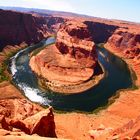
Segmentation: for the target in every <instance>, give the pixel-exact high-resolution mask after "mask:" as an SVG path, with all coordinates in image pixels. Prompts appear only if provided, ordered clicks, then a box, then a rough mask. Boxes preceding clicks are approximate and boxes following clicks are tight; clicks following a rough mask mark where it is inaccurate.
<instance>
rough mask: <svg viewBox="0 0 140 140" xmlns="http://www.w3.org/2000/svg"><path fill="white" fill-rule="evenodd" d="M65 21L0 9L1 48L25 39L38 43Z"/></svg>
mask: <svg viewBox="0 0 140 140" xmlns="http://www.w3.org/2000/svg"><path fill="white" fill-rule="evenodd" d="M63 21H64V20H63V19H62V18H59V17H52V16H48V17H43V16H39V15H37V14H30V13H20V12H15V11H5V10H0V31H1V32H0V46H1V48H0V50H2V48H3V47H4V46H5V45H15V44H19V43H21V42H23V41H25V42H26V43H28V44H31V43H37V42H39V41H41V40H42V39H44V38H46V37H47V36H48V35H49V34H50V33H52V32H54V31H53V30H54V29H55V28H56V27H55V25H57V24H58V23H62V22H63Z"/></svg>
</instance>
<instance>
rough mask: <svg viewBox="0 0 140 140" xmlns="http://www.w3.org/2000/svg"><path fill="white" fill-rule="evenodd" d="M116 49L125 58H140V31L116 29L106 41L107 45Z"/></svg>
mask: <svg viewBox="0 0 140 140" xmlns="http://www.w3.org/2000/svg"><path fill="white" fill-rule="evenodd" d="M106 45H108V46H110V47H112V48H116V49H118V50H120V51H122V53H123V54H124V57H125V58H129V59H134V58H135V59H139V58H140V30H138V29H133V28H132V29H124V28H119V29H117V30H116V31H115V32H114V34H113V35H112V36H111V37H110V38H109V39H108V41H107V44H106Z"/></svg>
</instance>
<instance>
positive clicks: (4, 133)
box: [0, 10, 140, 140]
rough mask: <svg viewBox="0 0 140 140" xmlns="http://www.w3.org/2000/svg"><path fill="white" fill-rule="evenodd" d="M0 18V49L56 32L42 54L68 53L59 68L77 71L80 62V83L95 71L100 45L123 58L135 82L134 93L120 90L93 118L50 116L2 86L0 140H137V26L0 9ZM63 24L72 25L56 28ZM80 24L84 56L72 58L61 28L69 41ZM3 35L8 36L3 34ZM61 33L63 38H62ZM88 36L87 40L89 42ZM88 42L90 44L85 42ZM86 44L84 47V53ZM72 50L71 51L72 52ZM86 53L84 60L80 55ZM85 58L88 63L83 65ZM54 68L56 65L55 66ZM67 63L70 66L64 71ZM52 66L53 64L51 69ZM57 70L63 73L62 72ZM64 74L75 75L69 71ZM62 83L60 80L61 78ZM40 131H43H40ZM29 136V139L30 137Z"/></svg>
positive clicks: (139, 44) (139, 81)
mask: <svg viewBox="0 0 140 140" xmlns="http://www.w3.org/2000/svg"><path fill="white" fill-rule="evenodd" d="M0 13H1V14H0V18H2V19H3V20H0V27H1V30H2V32H1V33H0V43H1V45H2V48H1V50H2V49H3V47H4V46H5V45H8V44H9V45H16V44H19V43H21V42H23V41H25V42H26V43H27V44H31V43H37V42H39V41H41V40H42V39H44V38H47V37H48V36H49V35H51V34H52V33H56V32H57V30H58V28H59V27H60V31H58V32H57V33H58V40H56V46H54V45H52V46H51V47H52V48H51V49H50V48H49V47H48V48H46V49H47V51H50V52H52V51H57V52H56V54H57V55H58V56H59V57H61V56H63V57H64V54H65V53H66V54H67V53H68V56H67V55H66V58H65V59H66V60H69V59H70V61H66V62H68V63H64V64H63V63H62V62H63V61H62V62H61V61H59V62H58V63H60V64H59V66H61V65H68V67H74V66H75V65H76V66H77V62H81V63H80V64H79V66H78V72H79V71H80V72H81V70H79V68H80V67H82V66H83V65H84V66H86V69H88V70H87V71H88V72H87V71H86V72H87V73H86V75H84V78H85V79H84V78H83V77H82V78H81V77H80V81H81V80H83V79H84V80H86V79H88V78H90V77H91V75H93V74H94V70H93V69H91V67H93V68H94V67H95V65H96V63H97V60H96V59H97V58H96V53H95V50H94V49H95V48H96V47H95V46H94V43H93V42H95V43H105V45H104V46H105V48H106V49H108V50H109V51H111V52H112V53H113V54H115V55H118V56H119V57H121V58H122V59H124V60H125V61H126V62H127V64H128V65H129V67H130V68H132V69H133V71H134V72H135V74H136V77H137V78H136V79H135V81H134V82H135V85H136V87H137V88H136V89H135V90H132V89H127V90H122V91H120V92H119V95H120V96H119V98H117V99H116V101H115V102H114V103H113V104H111V105H110V106H109V107H108V108H107V109H104V110H101V111H99V112H98V113H97V114H83V113H66V114H63V113H62V114H59V113H53V111H52V108H48V109H43V108H42V107H40V106H39V105H36V104H34V103H32V102H30V101H28V100H27V99H25V97H24V96H22V94H21V92H20V91H19V90H18V89H16V88H15V87H14V86H13V85H12V84H11V83H10V82H5V81H4V82H2V83H1V84H0V95H1V96H0V118H1V119H0V122H1V123H0V124H1V125H0V135H1V136H0V139H2V140H5V139H18V138H21V139H23V140H26V139H27V140H30V139H38V140H41V139H42V138H43V137H40V136H44V137H54V139H57V138H58V139H61V138H62V139H74V140H92V139H96V140H105V139H110V140H112V139H128V140H129V139H140V132H139V129H140V127H139V122H140V117H139V116H140V113H139V112H140V103H139V100H140V89H139V87H140V25H139V24H135V23H129V22H123V21H115V20H105V19H100V18H89V17H87V18H85V17H80V16H79V17H77V20H74V17H73V16H69V17H68V16H66V15H65V16H58V17H57V15H55V17H53V15H47V16H46V15H45V16H43V15H41V14H40V15H39V13H37V14H36V13H34V14H31V13H28V14H27V13H21V12H12V11H4V10H1V11H0ZM3 15H4V18H3ZM6 17H7V18H6ZM10 17H13V18H10ZM13 19H14V20H13ZM68 19H70V21H68ZM5 20H7V21H5ZM66 21H68V22H66ZM63 22H64V24H67V23H68V24H69V23H70V22H73V24H74V27H72V28H70V29H69V28H68V27H69V26H67V25H64V24H62V25H60V23H63ZM10 23H11V24H10ZM23 23H24V24H23ZM73 24H72V25H73ZM75 24H76V25H75ZM81 24H82V25H81ZM59 25H60V26H59ZM72 25H71V26H72ZM85 25H86V27H87V28H88V31H90V33H88V32H87V30H86V29H87V28H84V33H80V35H82V34H83V35H84V38H86V41H85V42H84V51H81V50H80V51H79V50H78V51H77V53H76V52H74V54H75V55H73V50H71V48H67V46H66V45H65V44H64V40H63V38H64V37H65V36H64V35H63V34H62V33H63V32H65V29H64V28H65V27H67V28H66V30H69V33H70V35H71V36H72V35H74V36H75V34H76V35H79V34H77V32H78V31H79V30H77V28H78V26H85ZM11 26H12V27H13V28H12V27H11ZM50 29H51V30H50ZM75 29H76V30H75ZM80 31H81V30H80ZM82 31H83V30H82ZM8 32H9V34H7V33H8ZM64 34H65V35H67V33H64ZM89 34H90V35H91V36H90V37H89ZM82 37H83V36H78V38H82ZM69 38H70V36H69V35H68V37H66V38H65V39H66V40H67V42H66V44H67V45H68V46H71V41H69V40H68V39H69ZM78 41H79V40H78ZM91 41H93V42H92V43H91ZM87 42H88V43H87ZM74 43H75V42H74ZM86 43H87V46H89V48H85V47H86V46H85V44H86ZM77 44H78V43H76V45H77ZM88 44H90V45H88ZM80 47H81V46H80ZM64 48H65V49H64ZM81 48H82V47H81ZM9 49H10V48H8V47H7V50H9ZM12 49H13V47H12ZM74 49H77V47H75V48H74ZM78 49H79V48H78ZM88 49H89V50H90V51H89V50H88ZM92 49H93V55H90V53H89V52H91V50H92ZM58 50H59V51H58ZM87 50H88V53H87V54H88V55H86V53H85V51H87ZM3 51H4V50H3ZM5 51H6V48H5ZM81 52H83V53H81ZM45 53H46V51H45ZM79 53H80V54H79ZM48 54H49V53H48ZM91 54H92V53H91ZM41 55H42V54H41ZM79 55H80V57H79ZM71 56H75V58H74V59H75V60H76V62H74V63H69V62H71V60H72V59H73V58H71ZM51 58H52V56H51ZM85 58H88V60H89V61H88V63H87V62H86V61H87V59H85ZM40 59H41V56H40ZM65 59H64V60H65ZM43 60H44V58H43ZM59 60H60V59H59ZM1 61H2V60H1ZM47 61H48V60H47ZM64 62H65V61H64ZM58 63H57V66H58ZM54 64H56V62H55V63H54ZM69 64H71V65H70V66H69ZM85 64H86V65H85ZM52 65H53V63H52V64H51V66H52ZM53 70H54V71H55V70H56V68H53ZM59 70H60V71H62V72H64V71H63V70H62V69H59ZM50 71H52V69H51V70H50ZM70 72H71V73H72V74H73V73H74V75H75V71H70ZM77 77H78V75H77ZM62 78H63V79H62V81H63V80H64V79H65V77H62ZM72 80H76V82H77V81H78V82H79V79H78V80H77V78H76V79H73V78H72ZM69 82H70V81H68V83H69ZM33 120H34V121H33ZM42 124H43V128H42ZM40 127H41V129H43V130H42V131H41V132H40ZM29 135H31V137H30V136H29ZM44 139H46V140H47V139H49V138H44Z"/></svg>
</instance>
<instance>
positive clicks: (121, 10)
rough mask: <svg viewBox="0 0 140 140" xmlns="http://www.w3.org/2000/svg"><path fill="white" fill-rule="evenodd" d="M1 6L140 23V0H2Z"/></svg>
mask: <svg viewBox="0 0 140 140" xmlns="http://www.w3.org/2000/svg"><path fill="white" fill-rule="evenodd" d="M0 6H16V7H27V8H39V9H48V10H56V11H68V12H74V13H79V14H85V15H90V16H95V17H102V18H108V19H120V20H127V21H133V22H139V23H140V0H0Z"/></svg>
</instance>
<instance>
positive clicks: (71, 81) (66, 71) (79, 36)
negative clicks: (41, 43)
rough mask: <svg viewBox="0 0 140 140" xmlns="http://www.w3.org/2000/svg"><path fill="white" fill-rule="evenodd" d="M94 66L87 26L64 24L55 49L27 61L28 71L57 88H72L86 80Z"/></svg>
mask: <svg viewBox="0 0 140 140" xmlns="http://www.w3.org/2000/svg"><path fill="white" fill-rule="evenodd" d="M96 64H97V54H96V50H95V44H94V42H92V40H91V34H90V32H89V30H88V28H87V26H86V25H85V24H84V23H82V22H77V21H76V22H75V21H68V22H66V23H65V24H63V25H61V27H60V29H59V31H58V33H57V39H56V43H55V45H52V46H48V47H46V48H45V49H44V50H42V51H41V52H39V53H38V54H37V55H36V56H33V57H32V58H31V60H30V66H31V68H32V70H33V71H34V72H35V73H37V74H38V75H41V76H43V77H44V78H46V79H47V80H48V81H51V82H53V83H55V84H57V85H75V84H80V83H82V82H84V81H87V80H89V79H90V78H91V77H92V76H93V75H94V68H95V66H96Z"/></svg>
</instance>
